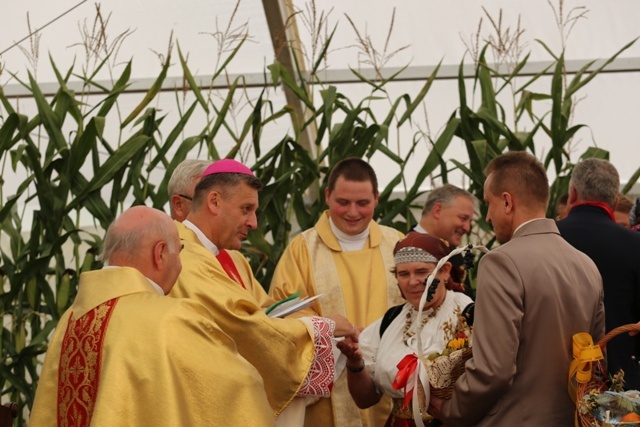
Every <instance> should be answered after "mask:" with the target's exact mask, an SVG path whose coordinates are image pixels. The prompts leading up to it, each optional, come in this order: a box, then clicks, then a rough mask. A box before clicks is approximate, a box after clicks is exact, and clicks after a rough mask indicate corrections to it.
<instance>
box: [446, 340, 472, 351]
mask: <svg viewBox="0 0 640 427" xmlns="http://www.w3.org/2000/svg"><path fill="white" fill-rule="evenodd" d="M468 346H469V344H468V339H467V338H454V339H452V340H451V341H449V342H448V343H447V347H449V348H452V349H454V350H459V349H461V348H465V347H468Z"/></svg>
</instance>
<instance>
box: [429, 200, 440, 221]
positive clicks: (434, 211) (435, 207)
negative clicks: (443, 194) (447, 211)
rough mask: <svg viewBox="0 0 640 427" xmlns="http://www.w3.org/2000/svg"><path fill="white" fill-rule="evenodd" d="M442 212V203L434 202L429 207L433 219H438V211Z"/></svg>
mask: <svg viewBox="0 0 640 427" xmlns="http://www.w3.org/2000/svg"><path fill="white" fill-rule="evenodd" d="M441 212H442V203H436V204H435V205H433V209H431V214H432V215H433V217H434V218H435V219H440V213H441Z"/></svg>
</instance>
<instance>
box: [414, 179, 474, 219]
mask: <svg viewBox="0 0 640 427" xmlns="http://www.w3.org/2000/svg"><path fill="white" fill-rule="evenodd" d="M458 196H461V197H466V198H468V199H469V200H471V201H472V202H473V200H474V198H473V195H472V194H471V193H469V192H468V191H467V190H463V189H462V188H459V187H456V186H455V185H453V184H444V185H442V186H441V187H438V188H435V189H433V190H431V192H430V193H429V196H427V201H426V202H424V208H423V209H422V216H425V215H427V214H428V213H429V212H431V211H432V210H433V207H434V206H435V205H436V204H438V203H440V204H441V205H443V206H449V205H451V204H452V203H453V201H454V200H455V198H456V197H458Z"/></svg>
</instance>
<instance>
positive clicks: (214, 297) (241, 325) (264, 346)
mask: <svg viewBox="0 0 640 427" xmlns="http://www.w3.org/2000/svg"><path fill="white" fill-rule="evenodd" d="M176 226H177V227H178V233H179V234H180V239H181V240H182V243H183V244H184V249H183V250H182V252H181V253H180V259H181V261H182V272H181V273H180V276H179V277H178V282H177V283H176V285H175V286H174V287H173V289H172V291H171V293H170V294H169V296H172V297H176V298H191V299H195V300H197V301H198V302H200V303H202V304H203V305H204V306H205V307H207V309H208V310H209V311H210V312H211V314H212V315H213V317H214V318H215V319H216V322H217V323H218V325H219V326H220V328H222V330H223V331H224V332H226V333H227V334H229V335H230V336H231V338H233V339H234V341H235V342H236V345H237V347H238V352H239V353H240V354H241V355H242V356H243V357H244V358H246V359H247V360H248V361H249V362H250V363H251V364H252V365H253V366H255V367H256V368H257V369H258V372H260V374H261V375H262V378H263V379H264V386H265V389H266V391H267V398H268V399H269V403H270V404H271V407H272V409H273V416H274V418H275V417H276V416H277V415H279V414H280V413H281V412H282V410H283V409H284V408H285V407H286V406H287V405H288V404H289V402H291V400H292V399H293V398H294V397H295V396H296V394H297V392H298V390H299V388H300V386H301V385H302V383H303V381H304V380H305V378H306V377H307V374H308V373H309V369H310V368H311V363H312V362H313V358H314V351H315V349H314V344H313V335H312V333H311V332H310V331H309V330H308V329H307V327H306V325H305V324H304V323H303V322H302V321H300V320H296V319H271V318H269V317H268V316H267V315H265V314H264V309H263V306H264V304H265V301H268V297H266V296H263V297H260V299H257V298H256V297H255V296H254V293H256V292H257V293H258V294H260V293H261V294H265V292H264V290H262V287H261V286H260V285H259V284H258V283H257V282H256V281H255V279H252V280H244V277H243V281H244V283H245V285H246V286H247V287H249V283H252V284H255V285H252V289H251V290H248V289H244V288H242V286H241V285H239V284H238V283H236V282H235V281H233V280H232V279H231V278H229V276H228V275H227V273H226V272H225V271H224V269H223V268H222V266H221V265H220V262H219V261H218V259H217V258H216V257H215V256H214V255H213V254H212V253H211V252H209V251H208V250H207V249H206V248H205V247H204V246H203V245H202V244H201V243H200V241H199V240H198V237H197V236H196V234H195V233H194V232H193V231H192V230H190V229H188V228H187V227H185V226H184V225H183V224H181V223H176ZM234 252H235V254H234ZM229 253H230V254H231V255H232V257H233V259H234V261H240V260H239V259H238V258H237V255H236V254H237V252H236V251H229ZM240 263H242V261H240ZM244 263H245V264H246V266H243V265H242V264H240V265H238V264H237V263H236V267H237V269H238V272H241V274H242V272H243V271H244V272H246V271H250V269H249V268H248V263H247V262H246V260H244ZM214 361H215V358H214ZM214 363H215V362H214ZM251 425H259V424H256V423H253V424H251Z"/></svg>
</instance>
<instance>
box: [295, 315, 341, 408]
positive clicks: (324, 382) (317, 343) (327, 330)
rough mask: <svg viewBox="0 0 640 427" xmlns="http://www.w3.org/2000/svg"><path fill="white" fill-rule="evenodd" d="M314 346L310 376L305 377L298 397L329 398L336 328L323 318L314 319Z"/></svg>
mask: <svg viewBox="0 0 640 427" xmlns="http://www.w3.org/2000/svg"><path fill="white" fill-rule="evenodd" d="M311 322H312V324H313V344H314V347H315V349H316V352H315V356H314V358H313V363H311V369H310V370H309V374H308V375H307V376H306V377H305V379H304V382H303V383H302V386H300V390H298V394H297V395H298V396H323V397H329V395H330V394H331V389H332V388H333V372H334V368H335V361H334V360H333V344H332V338H331V337H333V332H334V328H333V326H332V322H330V321H329V320H327V319H324V318H322V317H312V318H311Z"/></svg>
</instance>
